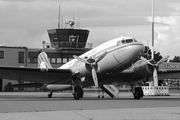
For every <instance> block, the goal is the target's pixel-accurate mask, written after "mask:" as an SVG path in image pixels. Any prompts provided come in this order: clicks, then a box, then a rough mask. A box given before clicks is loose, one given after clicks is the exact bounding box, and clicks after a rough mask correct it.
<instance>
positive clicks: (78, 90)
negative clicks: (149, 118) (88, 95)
mask: <svg viewBox="0 0 180 120" xmlns="http://www.w3.org/2000/svg"><path fill="white" fill-rule="evenodd" d="M73 95H74V99H75V100H79V99H80V98H83V89H82V87H80V86H78V87H75V88H74V93H73Z"/></svg>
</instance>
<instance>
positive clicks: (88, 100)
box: [0, 92, 180, 120]
mask: <svg viewBox="0 0 180 120" xmlns="http://www.w3.org/2000/svg"><path fill="white" fill-rule="evenodd" d="M0 120H180V92H177V93H171V96H145V97H144V98H143V99H141V100H134V99H133V96H132V94H131V93H129V92H125V93H120V98H113V99H112V98H109V97H108V96H106V97H105V98H104V99H102V98H101V99H98V98H97V94H95V93H85V96H84V98H83V99H81V100H74V99H73V97H72V95H71V94H70V93H55V94H54V95H53V98H50V99H49V98H47V93H46V92H12V93H6V92H3V93H0Z"/></svg>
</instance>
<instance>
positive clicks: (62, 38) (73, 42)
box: [47, 28, 89, 49]
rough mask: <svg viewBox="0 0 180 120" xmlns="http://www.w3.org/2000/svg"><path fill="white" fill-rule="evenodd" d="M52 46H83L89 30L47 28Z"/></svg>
mask: <svg viewBox="0 0 180 120" xmlns="http://www.w3.org/2000/svg"><path fill="white" fill-rule="evenodd" d="M47 31H48V35H49V39H50V42H51V47H52V48H57V49H58V48H85V46H86V42H87V38H88V35H89V30H85V29H74V28H65V29H50V30H47Z"/></svg>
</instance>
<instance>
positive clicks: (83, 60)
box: [73, 55, 89, 64]
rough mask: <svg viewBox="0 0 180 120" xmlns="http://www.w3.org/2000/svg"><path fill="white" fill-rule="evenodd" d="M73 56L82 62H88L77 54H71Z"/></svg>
mask: <svg viewBox="0 0 180 120" xmlns="http://www.w3.org/2000/svg"><path fill="white" fill-rule="evenodd" d="M73 57H74V58H75V59H77V60H78V61H80V62H83V63H86V64H89V62H88V61H86V60H85V59H83V58H80V57H78V56H76V55H73Z"/></svg>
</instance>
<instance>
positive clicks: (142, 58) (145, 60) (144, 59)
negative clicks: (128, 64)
mask: <svg viewBox="0 0 180 120" xmlns="http://www.w3.org/2000/svg"><path fill="white" fill-rule="evenodd" d="M140 59H141V60H143V61H144V62H146V63H147V64H149V65H152V66H154V64H152V63H150V62H149V61H148V60H147V59H146V58H144V57H142V56H141V57H140Z"/></svg>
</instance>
